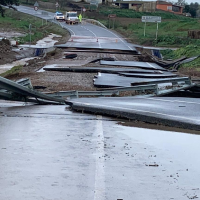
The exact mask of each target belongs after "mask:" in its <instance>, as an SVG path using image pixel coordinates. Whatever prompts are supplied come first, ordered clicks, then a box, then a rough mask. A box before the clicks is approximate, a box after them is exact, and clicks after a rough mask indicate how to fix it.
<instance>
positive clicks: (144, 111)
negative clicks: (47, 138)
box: [76, 102, 200, 122]
mask: <svg viewBox="0 0 200 200" xmlns="http://www.w3.org/2000/svg"><path fill="white" fill-rule="evenodd" d="M76 103H79V104H85V103H82V102H76ZM85 105H86V104H85ZM90 105H94V106H100V107H107V108H114V109H116V108H118V109H124V110H132V111H136V112H143V113H149V114H156V115H163V116H167V117H172V118H177V119H179V118H182V119H186V120H190V121H191V120H192V119H191V118H187V117H182V116H174V115H169V114H164V113H159V112H152V111H146V110H138V109H133V108H123V107H118V106H106V105H102V104H101V105H100V104H92V103H90ZM195 121H198V122H200V120H197V119H195Z"/></svg>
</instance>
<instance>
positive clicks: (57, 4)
mask: <svg viewBox="0 0 200 200" xmlns="http://www.w3.org/2000/svg"><path fill="white" fill-rule="evenodd" d="M55 5H56V11H57V9H58V7H59V3H58V2H56V4H55Z"/></svg>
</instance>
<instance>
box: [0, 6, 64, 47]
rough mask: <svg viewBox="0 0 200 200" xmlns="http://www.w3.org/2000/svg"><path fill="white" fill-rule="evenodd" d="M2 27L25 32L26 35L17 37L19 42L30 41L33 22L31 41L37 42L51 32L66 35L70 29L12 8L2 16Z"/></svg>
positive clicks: (0, 21)
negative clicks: (67, 29)
mask: <svg viewBox="0 0 200 200" xmlns="http://www.w3.org/2000/svg"><path fill="white" fill-rule="evenodd" d="M0 18H1V19H0V27H2V28H4V30H12V31H18V32H22V33H24V34H25V36H24V37H18V38H15V39H16V40H17V41H18V42H19V44H24V43H28V42H29V41H30V35H29V26H30V24H31V27H32V28H31V41H32V43H35V42H36V41H38V40H40V39H42V38H44V37H46V36H47V35H49V34H50V33H54V34H58V35H61V36H66V35H67V34H68V31H66V30H65V29H62V28H61V27H59V26H58V25H56V24H53V23H51V22H47V24H46V21H45V20H43V23H42V19H40V18H36V17H34V16H31V15H27V14H24V13H20V12H18V11H13V10H10V9H7V10H6V13H5V18H2V17H0Z"/></svg>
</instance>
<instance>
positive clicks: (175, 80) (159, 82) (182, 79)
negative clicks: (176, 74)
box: [131, 77, 192, 86]
mask: <svg viewBox="0 0 200 200" xmlns="http://www.w3.org/2000/svg"><path fill="white" fill-rule="evenodd" d="M178 82H185V83H186V84H188V85H191V84H192V81H191V79H190V78H189V77H181V78H168V79H165V80H157V81H151V83H152V84H154V83H155V84H161V83H172V85H176V84H178ZM135 84H136V83H131V85H132V86H134V85H135ZM140 84H147V82H143V83H140Z"/></svg>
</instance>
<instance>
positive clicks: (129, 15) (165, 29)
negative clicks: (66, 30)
mask: <svg viewBox="0 0 200 200" xmlns="http://www.w3.org/2000/svg"><path fill="white" fill-rule="evenodd" d="M99 13H100V14H102V15H103V16H104V17H105V16H108V15H109V14H116V15H117V18H116V21H115V30H116V31H117V32H119V33H121V34H122V35H124V37H126V38H128V40H129V41H131V42H133V43H136V44H141V45H147V46H159V47H176V48H178V49H177V50H175V51H174V50H165V51H162V55H163V56H164V59H177V58H180V57H182V56H186V57H193V56H199V55H200V39H191V38H189V37H188V31H189V30H200V24H199V19H195V18H190V17H185V16H180V15H175V14H171V13H166V12H155V13H144V12H136V11H133V10H129V9H119V8H107V9H106V8H104V7H102V8H101V9H100V10H99ZM146 15H148V16H149V15H150V16H161V18H162V22H161V23H159V25H158V26H159V29H158V38H157V40H156V28H157V24H156V23H147V24H146V34H145V36H144V23H143V22H141V17H142V16H146ZM128 21H129V22H130V23H128ZM101 22H102V23H103V24H104V25H106V26H107V27H108V26H109V22H108V19H105V18H104V19H103V18H102V20H101ZM111 27H112V24H111ZM181 67H187V68H195V69H196V70H198V68H199V67H200V58H197V59H196V60H194V61H192V62H190V63H186V64H183V65H182V66H181Z"/></svg>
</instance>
